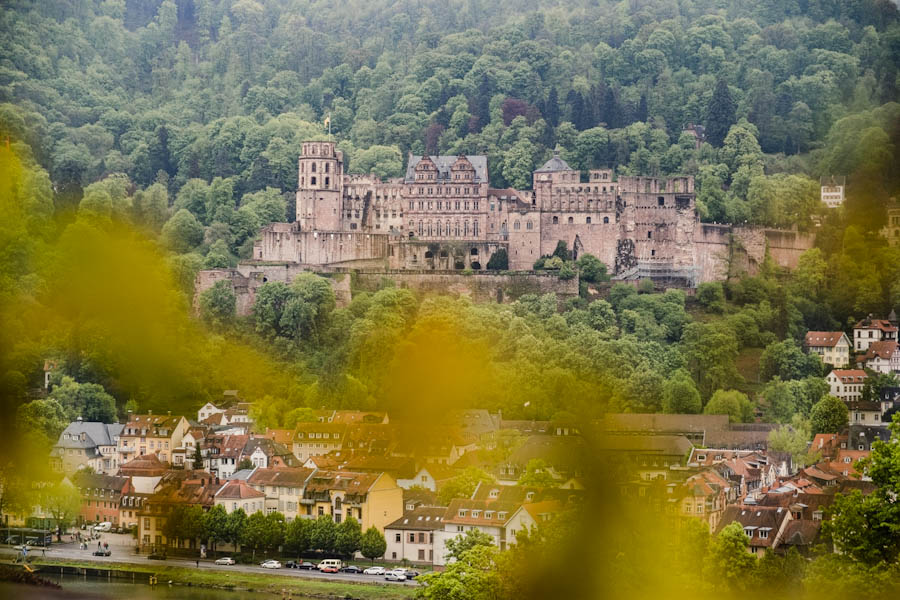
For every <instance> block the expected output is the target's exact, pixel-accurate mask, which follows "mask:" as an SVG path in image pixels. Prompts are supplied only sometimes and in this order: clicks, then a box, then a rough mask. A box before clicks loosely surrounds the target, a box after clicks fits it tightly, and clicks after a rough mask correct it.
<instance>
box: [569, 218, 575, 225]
mask: <svg viewBox="0 0 900 600" xmlns="http://www.w3.org/2000/svg"><path fill="white" fill-rule="evenodd" d="M574 222H575V219H573V218H572V217H569V225H571V224H572V223H574Z"/></svg>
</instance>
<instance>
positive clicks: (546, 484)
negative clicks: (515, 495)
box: [518, 458, 556, 488]
mask: <svg viewBox="0 0 900 600" xmlns="http://www.w3.org/2000/svg"><path fill="white" fill-rule="evenodd" d="M518 484H519V485H520V486H522V487H537V488H552V487H556V480H555V479H554V478H553V475H551V474H550V471H549V465H548V464H547V462H546V461H545V460H543V459H541V458H532V459H531V460H529V461H528V464H527V465H526V466H525V470H524V471H523V472H522V475H521V476H520V477H519V481H518Z"/></svg>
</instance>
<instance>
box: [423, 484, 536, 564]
mask: <svg viewBox="0 0 900 600" xmlns="http://www.w3.org/2000/svg"><path fill="white" fill-rule="evenodd" d="M520 506H521V504H520V503H516V502H507V501H503V500H490V499H489V500H472V499H468V498H454V499H453V500H451V501H450V506H448V507H447V510H446V512H445V515H444V519H443V521H444V527H443V529H442V530H439V531H435V542H434V564H435V565H445V564H447V542H448V541H449V540H452V539H453V538H455V537H456V536H458V535H465V533H466V532H467V531H469V530H475V529H477V530H479V531H481V532H482V533H486V534H488V535H490V536H491V537H492V538H493V539H494V545H495V546H497V547H498V548H500V550H506V548H507V542H508V541H509V536H508V535H507V529H506V526H507V524H508V523H509V520H510V518H511V517H512V516H513V514H514V513H515V512H516V511H517V510H518V509H519V507H520Z"/></svg>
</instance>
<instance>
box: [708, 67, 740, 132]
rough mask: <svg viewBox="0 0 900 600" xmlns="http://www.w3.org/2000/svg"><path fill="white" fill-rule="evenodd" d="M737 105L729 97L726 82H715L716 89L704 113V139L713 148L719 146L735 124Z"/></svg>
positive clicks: (729, 93) (722, 80)
mask: <svg viewBox="0 0 900 600" xmlns="http://www.w3.org/2000/svg"><path fill="white" fill-rule="evenodd" d="M736 110H737V105H736V104H735V102H734V100H733V99H732V97H731V92H730V91H729V89H728V82H727V81H725V79H723V78H721V77H720V78H719V80H718V81H716V89H715V90H713V95H712V98H711V99H710V101H709V107H708V108H707V113H706V139H707V141H708V142H709V143H710V144H712V145H713V146H717V147H718V146H721V145H722V142H724V141H725V136H726V135H728V130H729V129H731V126H732V125H734V124H735V123H736V122H737V118H736V117H735V111H736Z"/></svg>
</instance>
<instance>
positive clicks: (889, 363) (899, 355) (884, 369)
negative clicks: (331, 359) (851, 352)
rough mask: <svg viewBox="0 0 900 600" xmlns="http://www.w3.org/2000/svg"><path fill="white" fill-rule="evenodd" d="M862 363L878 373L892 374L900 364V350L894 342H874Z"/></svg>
mask: <svg viewBox="0 0 900 600" xmlns="http://www.w3.org/2000/svg"><path fill="white" fill-rule="evenodd" d="M862 361H863V364H865V367H866V368H867V369H871V370H872V371H875V372H876V373H891V372H892V371H894V366H895V365H896V364H898V363H900V349H898V346H897V342H894V341H885V342H872V343H871V344H870V345H869V349H868V350H866V354H865V356H864V357H863V359H862Z"/></svg>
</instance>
